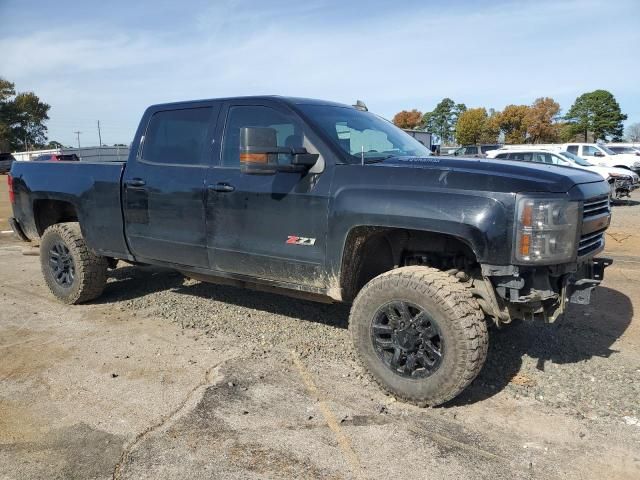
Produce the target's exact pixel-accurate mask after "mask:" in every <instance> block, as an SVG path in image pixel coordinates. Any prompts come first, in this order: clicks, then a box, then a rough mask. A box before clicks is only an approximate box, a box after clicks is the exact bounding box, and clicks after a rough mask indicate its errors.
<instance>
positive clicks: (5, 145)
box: [0, 77, 16, 152]
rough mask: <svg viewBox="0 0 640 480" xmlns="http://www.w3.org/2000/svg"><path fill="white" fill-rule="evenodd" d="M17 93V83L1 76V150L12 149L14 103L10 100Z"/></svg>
mask: <svg viewBox="0 0 640 480" xmlns="http://www.w3.org/2000/svg"><path fill="white" fill-rule="evenodd" d="M15 94H16V90H15V85H14V84H13V83H11V82H10V81H8V80H5V79H4V78H2V77H0V152H8V151H9V150H11V122H12V118H13V105H12V104H11V102H10V100H11V98H12V97H13V96H14V95H15Z"/></svg>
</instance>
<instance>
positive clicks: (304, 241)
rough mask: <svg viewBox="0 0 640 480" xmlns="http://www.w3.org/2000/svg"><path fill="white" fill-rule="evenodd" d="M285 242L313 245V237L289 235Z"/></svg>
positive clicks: (314, 240) (314, 241)
mask: <svg viewBox="0 0 640 480" xmlns="http://www.w3.org/2000/svg"><path fill="white" fill-rule="evenodd" d="M287 243H288V244H290V245H315V243H316V239H315V238H307V237H298V236H297V235H289V236H288V237H287Z"/></svg>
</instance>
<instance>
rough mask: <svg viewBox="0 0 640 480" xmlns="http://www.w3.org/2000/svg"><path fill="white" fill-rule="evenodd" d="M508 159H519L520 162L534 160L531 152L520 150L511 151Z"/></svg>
mask: <svg viewBox="0 0 640 480" xmlns="http://www.w3.org/2000/svg"><path fill="white" fill-rule="evenodd" d="M509 160H520V161H521V162H531V161H535V160H534V159H533V158H532V154H531V153H522V152H517V153H512V154H511V155H510V156H509Z"/></svg>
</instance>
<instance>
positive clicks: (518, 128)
mask: <svg viewBox="0 0 640 480" xmlns="http://www.w3.org/2000/svg"><path fill="white" fill-rule="evenodd" d="M626 119H627V116H626V115H625V114H623V113H622V111H621V110H620V105H619V104H618V102H617V101H616V99H615V97H614V96H613V95H612V94H611V92H608V91H606V90H595V91H593V92H588V93H584V94H582V95H580V96H579V97H578V98H576V100H575V102H574V103H573V105H572V106H571V108H570V109H569V110H568V111H567V113H566V114H564V115H560V104H558V102H556V101H555V100H554V99H553V98H549V97H541V98H538V99H536V100H535V101H534V102H533V103H532V104H531V105H507V106H506V107H505V108H504V110H502V111H501V112H499V111H496V110H494V109H489V110H487V109H486V108H484V107H480V108H467V106H466V105H465V104H464V103H456V102H455V101H453V100H452V99H450V98H444V99H442V101H441V102H440V103H438V104H437V105H436V106H435V108H434V109H433V110H432V111H431V112H426V113H424V114H423V113H422V112H420V111H419V110H417V109H413V110H410V111H408V110H403V111H401V112H398V113H397V114H396V115H395V116H394V117H393V123H394V124H396V125H397V126H398V127H400V128H405V129H411V130H414V129H421V130H426V131H428V132H431V133H433V134H435V135H437V136H438V137H439V138H440V142H441V144H442V145H450V144H452V143H454V142H457V143H458V144H460V145H472V144H479V143H489V144H490V143H498V142H499V141H502V142H504V143H508V144H514V143H557V142H568V141H576V140H579V141H585V142H587V141H593V142H596V141H598V140H605V141H614V142H615V141H621V140H622V137H623V129H624V127H623V123H622V122H623V121H624V120H626ZM627 138H628V140H629V141H633V142H636V141H640V124H633V125H630V126H629V128H628V129H627Z"/></svg>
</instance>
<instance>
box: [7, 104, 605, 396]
mask: <svg viewBox="0 0 640 480" xmlns="http://www.w3.org/2000/svg"><path fill="white" fill-rule="evenodd" d="M9 186H10V196H11V198H12V206H13V217H12V218H11V219H10V223H11V225H12V228H13V229H14V230H15V231H16V232H17V233H18V234H19V235H20V236H21V237H22V238H23V239H27V240H29V239H31V240H34V241H38V242H39V244H40V259H41V266H42V273H43V276H44V279H45V282H46V285H47V286H48V287H49V289H50V291H51V293H52V294H53V295H54V296H55V297H56V298H58V299H59V300H61V301H62V302H65V303H68V304H76V303H82V302H87V301H89V300H92V299H95V298H97V297H98V296H100V294H101V293H102V291H103V289H104V287H105V283H106V280H107V269H108V268H109V267H110V266H111V267H114V266H115V260H124V261H127V262H131V263H133V264H140V263H142V264H153V265H161V266H165V267H170V268H174V269H176V270H179V271H180V272H183V273H184V274H185V275H186V276H189V277H192V278H195V279H199V280H202V281H207V282H223V283H226V284H229V283H231V284H233V285H237V286H241V287H250V288H257V289H262V290H266V291H269V292H272V293H274V292H275V291H278V292H280V293H285V294H289V295H293V296H302V297H304V298H307V299H312V300H317V301H325V302H326V301H329V302H349V303H351V304H352V306H351V310H350V312H351V313H350V317H349V329H350V332H351V336H352V339H353V342H354V346H355V351H356V352H357V354H358V355H359V356H360V358H361V360H362V362H363V364H364V365H365V366H366V367H367V368H368V370H369V371H370V372H371V374H372V376H373V377H374V378H375V379H376V380H377V382H378V383H379V384H380V385H381V386H382V387H384V388H385V389H387V390H388V391H389V392H391V393H392V394H393V395H396V396H397V397H399V398H402V399H405V400H406V401H409V402H413V403H416V404H419V405H438V404H442V403H444V402H446V401H448V400H450V399H452V398H454V397H455V396H456V395H458V394H459V393H460V392H462V390H464V388H465V387H466V386H467V385H469V383H471V381H472V380H473V379H474V378H475V377H476V376H477V375H478V373H479V372H480V369H481V367H482V365H483V363H484V360H485V358H486V355H487V345H488V335H489V334H488V330H487V324H486V320H485V316H486V317H487V318H488V319H489V321H490V322H493V323H495V324H497V325H503V324H508V323H510V322H511V321H513V320H514V319H519V318H526V319H532V318H534V317H537V318H538V319H541V320H545V321H554V320H555V319H557V318H558V317H559V316H560V315H561V314H562V313H563V312H564V311H565V308H567V306H568V304H569V303H580V304H586V303H589V301H590V293H591V291H592V289H593V288H594V287H596V286H597V285H598V284H599V283H600V282H601V281H602V278H603V275H604V270H605V267H606V266H607V265H609V264H610V263H611V261H610V260H608V259H604V258H597V255H598V254H599V253H600V252H601V251H602V250H603V248H604V235H605V230H606V229H607V227H608V225H609V221H610V216H611V211H610V207H609V185H608V184H607V182H605V181H604V180H603V179H602V177H601V176H600V175H597V174H595V173H593V172H589V171H586V170H578V169H574V168H554V169H549V168H548V167H546V166H544V165H538V164H535V163H526V164H525V163H523V162H495V161H487V160H484V159H480V160H478V159H464V158H447V157H442V158H439V157H434V156H431V155H430V152H429V149H428V148H426V147H425V146H423V145H422V144H420V143H419V142H417V141H416V140H415V139H413V138H412V137H410V136H409V135H407V134H406V133H404V132H403V131H402V130H400V129H399V128H397V127H395V126H394V125H393V124H391V123H390V122H388V121H386V120H384V119H382V118H380V117H378V116H376V115H374V114H372V113H370V112H365V111H361V110H358V109H356V108H354V107H351V106H348V105H342V104H337V103H332V102H325V101H320V100H310V99H299V98H283V97H247V98H227V99H219V100H217V99H213V100H200V101H194V102H179V103H171V104H164V105H155V106H152V107H149V108H148V109H147V110H146V112H145V113H144V115H143V117H142V119H141V122H140V125H139V127H138V130H137V133H136V135H135V137H134V140H133V144H132V147H131V151H130V155H129V158H128V160H127V162H126V163H125V162H109V163H104V162H102V163H98V162H84V161H83V162H80V163H78V164H74V165H71V164H69V163H66V162H17V163H16V164H15V165H14V167H13V170H12V175H11V176H10V177H9ZM115 288H117V286H116V287H115Z"/></svg>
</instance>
